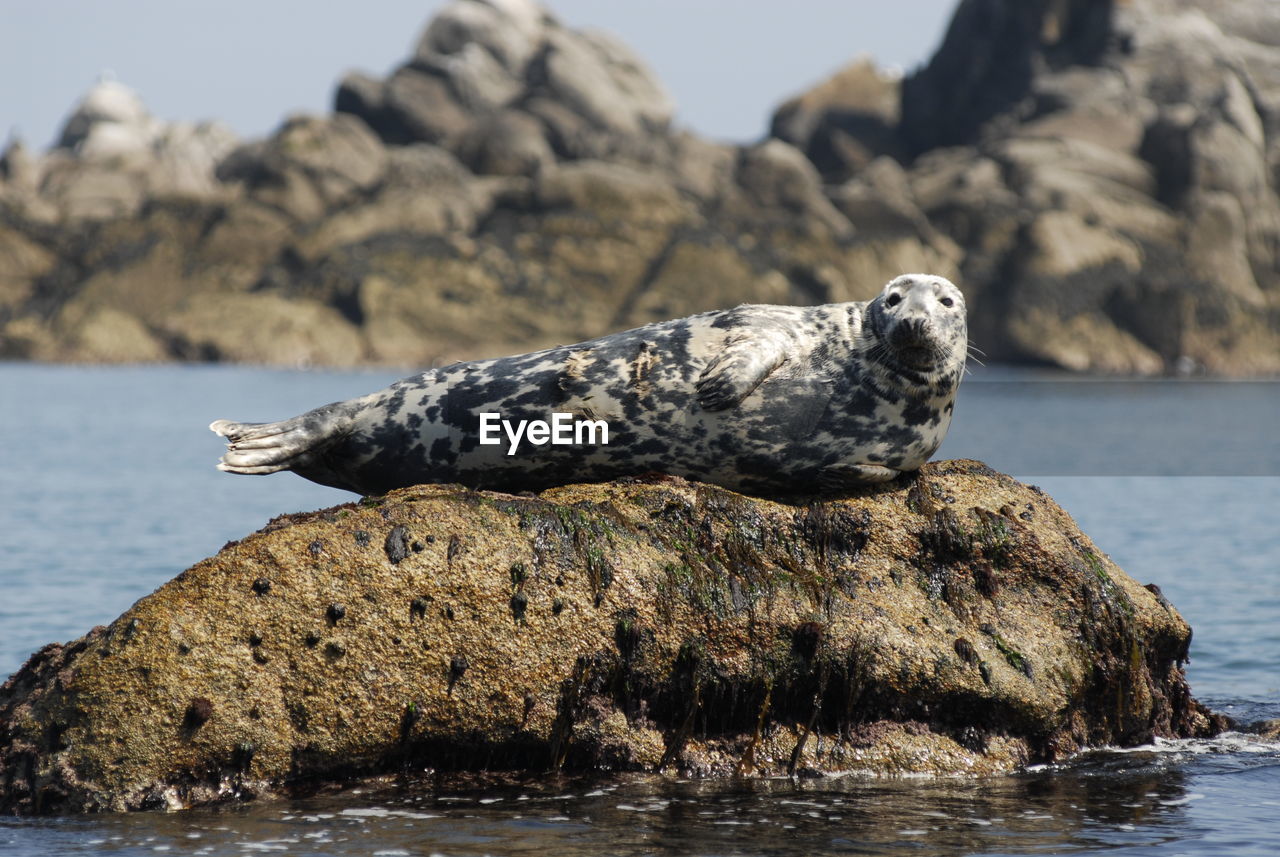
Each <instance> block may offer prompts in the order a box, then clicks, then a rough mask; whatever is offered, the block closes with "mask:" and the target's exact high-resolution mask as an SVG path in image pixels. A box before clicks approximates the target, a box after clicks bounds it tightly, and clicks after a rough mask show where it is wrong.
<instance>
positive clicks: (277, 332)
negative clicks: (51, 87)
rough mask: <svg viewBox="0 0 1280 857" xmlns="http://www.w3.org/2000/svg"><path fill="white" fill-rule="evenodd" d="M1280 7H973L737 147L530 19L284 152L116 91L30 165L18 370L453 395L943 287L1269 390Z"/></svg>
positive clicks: (1, 184) (794, 104)
mask: <svg viewBox="0 0 1280 857" xmlns="http://www.w3.org/2000/svg"><path fill="white" fill-rule="evenodd" d="M1269 3H1270V0H1253V2H1211V3H1203V2H1197V3H1192V2H1190V0H1126V2H1119V0H1116V2H1112V0H1065V2H1058V1H1057V0H1053V2H1050V0H1031V1H1030V2H1024V0H963V2H960V3H959V5H958V8H957V11H956V14H955V18H954V21H953V22H952V25H951V28H950V30H949V32H948V34H947V36H946V38H945V40H944V42H943V44H942V45H941V47H940V48H939V50H938V52H937V54H936V55H935V56H934V57H933V59H932V60H931V61H930V62H929V63H928V64H927V65H926V66H924V67H923V68H921V69H920V70H918V71H916V72H915V73H914V74H912V75H910V76H909V77H907V78H906V79H905V80H900V79H897V78H894V77H892V76H889V75H886V74H884V73H883V72H881V71H880V70H878V69H877V68H876V67H875V66H874V64H872V63H870V62H868V61H859V62H855V63H854V64H852V65H851V66H849V67H848V68H846V69H844V70H842V71H840V72H838V73H837V74H836V75H835V76H833V77H832V78H831V80H829V81H827V82H825V83H823V84H821V85H820V86H818V87H816V88H814V89H813V90H811V91H809V92H806V93H803V94H801V95H799V96H797V97H796V98H795V99H792V100H791V101H789V102H788V103H786V104H784V105H782V106H781V107H780V108H779V109H778V111H777V113H776V114H775V116H774V119H773V122H772V127H771V130H770V133H769V135H768V136H766V137H765V138H764V139H763V140H762V141H760V142H757V143H754V144H750V145H742V146H732V145H724V144H719V143H713V142H710V141H707V140H704V139H701V138H699V137H697V136H696V135H693V134H690V133H687V132H684V131H681V130H680V129H678V128H676V127H674V126H673V124H672V117H673V110H674V108H673V104H672V101H671V99H670V97H669V96H668V95H667V93H666V92H665V90H664V88H663V86H662V84H661V83H660V81H658V80H657V79H656V78H655V77H654V75H653V74H652V72H650V71H649V69H648V68H647V67H646V66H645V64H644V62H643V60H642V59H641V58H639V57H637V56H635V54H634V53H632V52H631V51H630V50H629V49H628V48H627V47H626V46H625V45H624V44H622V43H620V42H619V41H618V40H617V39H615V38H612V37H610V36H607V35H602V34H599V33H592V32H580V31H576V30H573V29H571V28H568V27H566V26H564V25H562V24H561V23H560V22H558V21H557V20H556V19H555V17H554V16H553V15H552V14H551V13H550V12H549V11H547V10H545V9H543V8H541V7H539V6H537V5H535V4H534V3H532V2H531V0H501V2H500V0H457V2H454V3H451V4H450V5H448V6H446V7H445V8H444V9H443V10H442V11H441V12H440V13H439V15H437V16H436V18H435V19H433V20H432V21H431V22H430V23H429V25H428V26H427V27H426V29H425V31H424V33H423V35H422V37H421V39H420V41H419V43H418V45H417V48H416V49H415V51H414V53H413V55H412V56H411V57H409V58H407V60H406V61H405V63H404V64H403V65H402V66H401V67H400V68H398V69H396V70H395V71H394V72H393V73H392V74H390V75H389V76H388V77H387V78H385V79H379V78H375V77H372V76H369V75H365V74H360V73H352V74H350V75H348V76H347V77H345V78H344V79H343V80H342V81H341V82H340V83H339V84H338V86H337V89H336V93H335V97H334V112H333V113H332V114H330V115H326V116H294V117H290V118H288V119H287V120H285V122H284V123H283V124H282V125H281V127H280V128H279V129H278V130H277V131H276V132H275V133H274V134H273V135H271V136H270V137H269V138H267V139H263V140H252V141H239V140H236V139H235V138H234V136H233V135H232V134H231V133H230V132H229V131H227V130H226V129H225V128H222V127H220V126H218V125H217V124H216V123H210V124H205V125H200V126H194V125H188V124H184V123H167V122H163V121H160V120H158V119H156V118H154V117H152V116H150V115H149V114H148V113H147V111H146V109H145V107H144V106H143V104H142V102H141V100H140V99H139V98H138V96H137V95H136V94H134V93H132V92H131V91H129V90H128V89H127V88H125V87H124V86H122V85H121V84H119V83H114V82H105V83H103V84H101V85H99V86H98V87H96V88H95V89H94V90H93V91H92V92H90V94H89V95H88V96H87V97H86V98H85V100H84V101H83V102H82V103H81V104H80V105H78V106H77V108H76V109H75V111H74V112H73V113H72V115H71V116H70V117H69V119H68V120H67V123H66V126H65V128H64V130H63V133H62V136H61V138H60V140H59V143H58V144H57V145H56V146H55V147H54V148H53V149H52V150H50V151H49V152H44V153H34V152H30V151H28V150H26V149H25V148H24V147H23V146H22V145H21V144H20V143H13V144H11V145H10V146H9V147H8V149H7V150H6V151H5V152H4V154H3V156H0V261H2V262H3V264H0V358H6V359H24V360H44V361H74V362H90V363H113V362H149V361H167V360H191V361H203V360H225V361H239V362H247V363H257V364H271V365H324V366H354V365H361V364H368V363H376V364H388V365H390V364H394V365H406V366H407V365H413V366H424V365H430V364H432V363H439V362H448V361H452V360H455V359H466V358H473V357H479V356H492V355H494V354H499V353H510V352H513V351H520V350H528V349H533V348H536V347H541V346H547V345H552V344H559V343H565V342H572V341H579V340H583V339H587V338H591V337H594V336H598V335H601V334H604V333H607V332H610V331H614V330H619V329H623V328H625V327H628V326H634V325H639V324H644V323H647V322H650V321H654V320H657V319H664V318H670V317H676V316H681V315H686V314H690V313H694V312H698V311H701V310H707V309H715V308H722V307H726V306H731V305H734V304H737V303H740V302H763V303H799V304H812V303H821V302H832V301H843V300H862V299H866V298H869V297H871V296H872V295H873V294H875V293H876V291H878V289H879V288H880V286H881V285H883V283H884V282H886V281H887V280H889V279H891V278H892V277H893V276H895V275H897V274H899V273H902V272H904V271H929V272H933V273H937V274H941V275H943V276H946V277H948V278H951V279H953V280H955V281H956V282H958V283H960V284H962V286H963V287H964V288H965V290H966V293H967V297H968V302H969V306H970V312H971V324H970V328H971V331H972V337H973V339H974V341H975V343H976V344H977V345H978V347H980V348H981V349H983V350H984V351H985V352H986V353H987V355H988V356H989V357H990V358H992V359H994V360H999V361H1008V362H1015V363H1019V362H1020V363H1033V364H1040V365H1052V366H1058V367H1063V368H1066V369H1070V370H1075V371H1088V372H1112V373H1128V374H1140V375H1158V374H1170V373H1172V374H1199V373H1208V374H1219V375H1255V376H1257V375H1273V374H1276V373H1280V200H1278V197H1277V192H1276V191H1277V187H1280V180H1278V177H1280V24H1277V21H1276V18H1275V16H1274V14H1270V13H1271V12H1272V11H1273V10H1271V9H1270V5H1269ZM994 45H999V49H998V50H997V49H996V48H994V47H993V46H994Z"/></svg>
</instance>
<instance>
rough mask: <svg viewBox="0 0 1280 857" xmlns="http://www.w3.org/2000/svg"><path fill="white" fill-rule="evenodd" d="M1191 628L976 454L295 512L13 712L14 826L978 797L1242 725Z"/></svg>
mask: <svg viewBox="0 0 1280 857" xmlns="http://www.w3.org/2000/svg"><path fill="white" fill-rule="evenodd" d="M1190 637H1191V630H1190V628H1189V627H1188V626H1187V625H1186V623H1185V622H1184V621H1183V620H1182V618H1181V617H1180V616H1179V615H1178V613H1177V611H1176V610H1175V609H1174V608H1173V606H1172V605H1170V604H1169V603H1168V602H1167V601H1166V600H1165V599H1164V598H1163V597H1162V596H1161V595H1160V592H1159V590H1158V588H1156V587H1154V586H1146V587H1143V586H1141V585H1139V584H1138V583H1136V582H1134V581H1133V580H1132V579H1131V578H1129V577H1128V576H1127V575H1125V574H1124V572H1123V571H1121V570H1120V569H1119V568H1117V567H1116V566H1115V565H1114V564H1113V563H1112V562H1111V561H1110V560H1109V559H1108V558H1107V557H1106V555H1105V554H1103V553H1101V552H1100V551H1098V550H1097V548H1096V547H1095V546H1094V545H1093V544H1092V543H1091V542H1090V541H1089V539H1088V537H1087V536H1085V535H1084V534H1083V533H1081V532H1080V531H1079V530H1078V529H1077V528H1076V526H1075V524H1074V522H1073V521H1072V520H1071V518H1070V517H1069V516H1068V515H1067V514H1066V513H1065V512H1063V511H1062V510H1061V509H1060V508H1059V507H1058V506H1057V505H1056V504H1055V503H1054V502H1053V501H1052V500H1051V499H1050V498H1049V497H1047V496H1046V495H1044V494H1043V493H1042V492H1040V491H1039V490H1038V489H1035V488H1034V487H1029V486H1026V485H1023V484H1020V483H1018V482H1016V481H1014V480H1012V479H1010V478H1009V477H1007V476H1003V475H1001V474H998V473H996V472H994V471H992V470H990V469H989V468H987V467H985V466H984V465H982V464H980V463H978V462H971V461H944V462H936V463H931V464H929V465H926V466H925V468H923V469H922V470H921V471H920V473H919V474H918V475H917V476H915V477H914V478H911V479H906V480H899V481H898V482H895V483H891V484H890V485H887V486H882V487H879V488H875V489H870V488H869V489H866V490H864V491H862V492H861V493H860V494H858V495H856V496H852V497H848V498H840V499H827V500H819V499H813V498H791V499H790V500H786V501H775V500H765V499H755V498H749V497H745V496H742V495H738V494H735V493H733V492H729V491H726V490H724V489H720V488H716V487H712V486H707V485H701V484H697V483H689V482H685V481H684V480H679V479H672V478H656V477H655V478H654V479H650V480H623V481H619V482H617V483H609V484H601V485H576V486H567V487H564V488H557V489H552V490H549V491H546V492H543V493H542V494H539V495H526V496H513V495H506V494H497V493H493V492H476V491H470V490H466V489H463V488H461V487H459V486H449V485H443V486H441V485H435V486H418V487H415V488H409V489H403V490H399V491H395V492H392V493H390V494H388V495H386V496H385V497H380V498H365V499H364V500H361V501H359V502H354V503H349V504H346V505H344V506H339V507H335V508H333V509H328V510H323V511H320V512H315V513H309V514H301V515H288V516H282V517H280V518H277V519H275V520H274V521H272V522H271V523H270V524H268V525H267V526H266V527H265V528H264V529H262V530H261V531H259V532H258V533H255V534H253V535H250V536H248V537H247V538H245V539H243V540H241V541H238V542H232V543H229V544H228V545H227V546H226V547H224V548H223V550H222V551H220V552H219V553H218V555H217V556H215V557H212V558H210V559H208V560H205V561H203V562H200V563H197V564H196V565H194V566H192V567H191V568H190V569H187V570H186V571H184V572H182V573H181V574H179V575H178V576H177V577H176V578H174V579H173V580H172V581H170V582H169V583H167V584H165V585H164V586H162V587H160V588H159V589H158V590H157V591H156V592H155V593H153V594H152V595H149V596H147V597H145V598H143V599H141V600H139V601H138V602H137V603H136V604H135V605H133V607H131V608H130V609H129V610H128V611H126V612H125V613H124V614H123V615H122V616H120V617H119V618H118V619H117V620H115V621H114V622H112V623H111V624H110V625H109V626H106V627H98V628H95V629H93V630H92V631H90V632H89V633H88V634H87V635H85V636H84V637H82V638H80V639H79V640H75V641H72V642H70V643H67V644H62V645H59V644H51V645H49V646H46V647H45V648H43V649H41V650H40V651H39V652H37V653H36V654H35V655H33V656H32V658H31V659H30V660H29V661H28V662H27V664H26V665H24V666H23V667H22V669H20V670H19V671H18V672H17V673H15V674H14V675H13V676H12V677H11V678H10V679H9V680H8V682H7V683H6V684H5V685H4V686H3V688H0V726H2V727H3V728H2V729H0V811H3V812H9V813H19V814H41V813H67V812H89V811H117V810H128V809H156V808H181V807H188V806H194V805H200V804H206V803H210V802H221V801H243V800H252V799H257V798H265V797H269V796H271V795H274V794H290V793H296V792H298V791H299V790H311V789H316V788H320V787H324V786H326V785H335V784H341V783H342V782H347V781H350V780H351V779H352V778H356V777H370V776H397V775H404V776H410V777H412V776H421V775H422V774H423V772H424V771H426V772H432V771H434V772H449V771H455V772H457V771H483V772H489V773H491V774H492V773H501V772H512V773H516V774H523V775H528V774H529V773H536V772H540V771H564V772H566V773H572V772H591V773H592V774H593V775H596V776H599V775H604V774H608V773H610V772H642V773H649V774H653V773H666V774H678V775H680V776H691V777H733V776H769V775H778V774H792V775H797V776H820V775H824V774H831V773H861V774H864V775H877V776H881V775H888V776H897V775H904V774H943V775H983V774H992V773H1000V772H1006V771H1010V770H1013V769H1016V768H1018V767H1020V766H1023V765H1027V764H1033V763H1039V762H1048V761H1054V760H1060V759H1063V758H1065V757H1067V756H1069V755H1071V754H1072V753H1075V752H1078V751H1080V750H1083V749H1086V748H1089V747H1098V746H1104V745H1111V746H1133V745H1138V744H1142V743H1146V742H1149V741H1151V740H1152V739H1153V738H1154V737H1157V736H1159V737H1165V738H1176V737H1192V736H1207V735H1212V734H1215V733H1216V732H1217V731H1218V730H1220V729H1222V728H1224V726H1225V725H1226V721H1225V719H1224V718H1222V717H1220V716H1218V715H1214V714H1211V713H1210V712H1208V711H1207V710H1206V709H1205V708H1204V707H1203V706H1201V705H1200V704H1199V703H1197V702H1196V701H1195V700H1194V699H1193V698H1192V697H1191V694H1190V691H1189V689H1188V687H1187V683H1186V678H1185V675H1184V672H1183V669H1182V663H1183V662H1184V661H1185V659H1186V655H1187V646H1188V644H1189V642H1190Z"/></svg>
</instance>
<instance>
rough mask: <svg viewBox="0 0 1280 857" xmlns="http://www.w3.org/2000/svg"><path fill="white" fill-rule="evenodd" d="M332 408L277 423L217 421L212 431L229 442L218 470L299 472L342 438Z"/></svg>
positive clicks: (320, 409)
mask: <svg viewBox="0 0 1280 857" xmlns="http://www.w3.org/2000/svg"><path fill="white" fill-rule="evenodd" d="M336 410H337V409H336V408H335V406H333V405H327V406H325V407H323V408H316V409H315V410H314V411H309V412H308V413H305V414H303V415H302V416H298V417H293V418H292V419H287V420H282V421H280V422H278V423H235V422H232V421H231V420H214V421H213V422H212V423H210V424H209V430H210V431H212V432H213V433H214V434H219V435H222V436H223V437H225V438H226V439H227V451H226V453H225V454H223V456H222V460H221V461H219V462H218V469H219V470H222V471H225V472H227V473H248V474H265V473H278V472H279V471H281V470H297V469H298V468H299V467H301V466H304V465H306V464H307V463H309V462H310V461H311V460H312V458H313V456H314V455H315V454H316V453H318V452H320V451H321V450H323V449H324V448H325V447H327V446H329V445H330V444H331V443H332V442H333V441H335V440H337V439H338V438H340V437H342V435H343V433H344V432H343V429H344V428H345V426H344V425H339V424H338V423H339V422H342V421H341V420H339V421H335V419H334V418H335V417H337V416H338V414H337V413H335V411H336Z"/></svg>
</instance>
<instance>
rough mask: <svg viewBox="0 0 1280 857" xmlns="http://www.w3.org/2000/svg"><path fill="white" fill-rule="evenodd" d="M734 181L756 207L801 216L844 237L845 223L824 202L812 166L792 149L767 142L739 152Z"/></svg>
mask: <svg viewBox="0 0 1280 857" xmlns="http://www.w3.org/2000/svg"><path fill="white" fill-rule="evenodd" d="M735 178H736V179H737V182H738V184H739V185H741V186H742V188H743V190H744V191H745V192H746V195H747V196H748V197H749V198H750V200H751V201H752V202H753V203H754V204H755V205H758V206H763V207H765V208H773V209H781V210H783V211H786V212H788V213H790V214H792V215H796V214H803V215H807V216H808V217H810V218H812V219H813V220H815V221H816V222H819V223H821V224H822V225H823V226H824V227H826V228H827V229H830V230H831V232H832V233H833V234H835V235H847V234H848V233H849V232H850V231H851V230H850V224H849V222H848V220H846V219H845V217H844V215H842V214H841V213H840V212H839V211H838V210H837V209H836V208H835V206H833V205H832V204H831V202H830V200H828V199H827V197H826V196H825V195H824V194H823V191H822V179H821V177H820V176H819V175H818V172H817V170H816V169H814V166H813V163H812V162H811V161H810V160H809V159H808V158H806V157H805V156H804V154H803V153H802V152H801V151H800V150H799V149H797V148H795V147H794V146H792V145H790V144H788V143H784V142H782V141H781V140H767V141H765V142H764V143H761V144H759V145H757V146H751V147H749V148H746V149H743V150H742V153H741V155H740V156H739V158H738V165H737V171H736V174H735Z"/></svg>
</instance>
